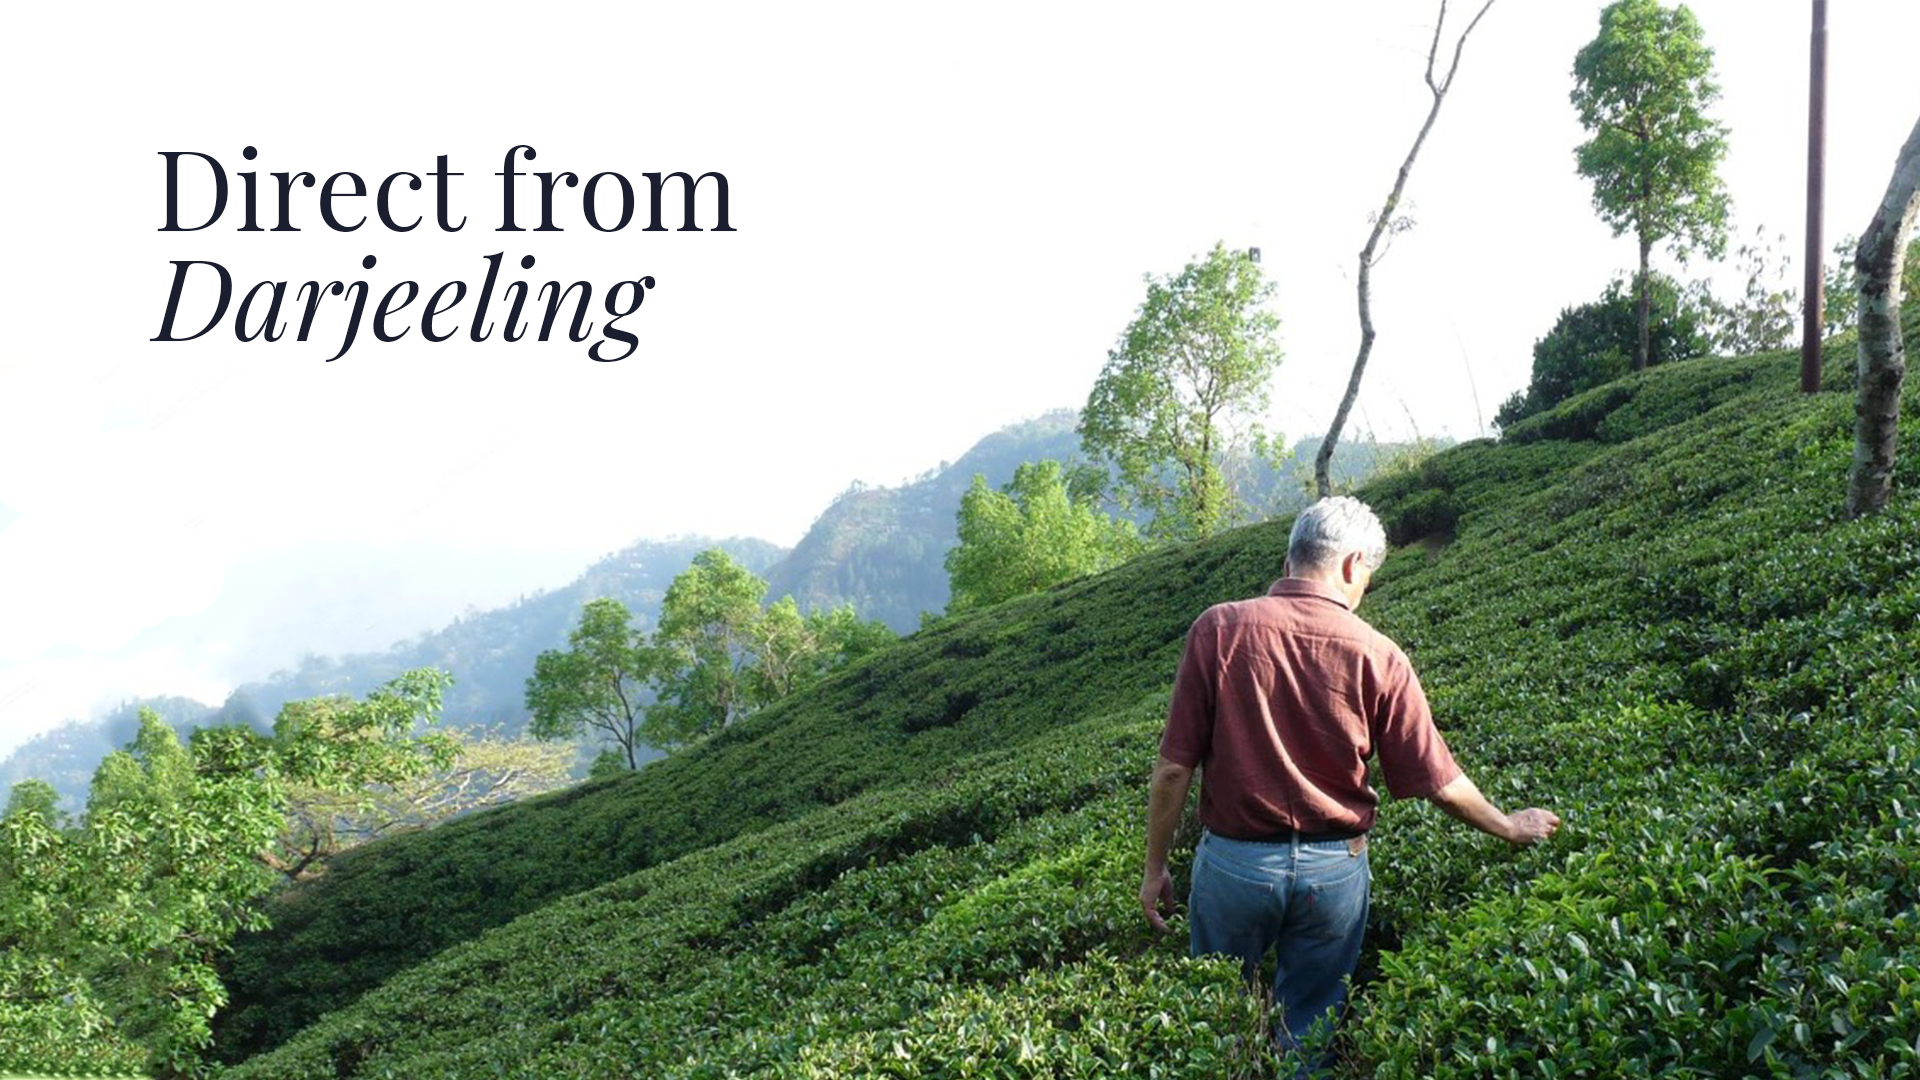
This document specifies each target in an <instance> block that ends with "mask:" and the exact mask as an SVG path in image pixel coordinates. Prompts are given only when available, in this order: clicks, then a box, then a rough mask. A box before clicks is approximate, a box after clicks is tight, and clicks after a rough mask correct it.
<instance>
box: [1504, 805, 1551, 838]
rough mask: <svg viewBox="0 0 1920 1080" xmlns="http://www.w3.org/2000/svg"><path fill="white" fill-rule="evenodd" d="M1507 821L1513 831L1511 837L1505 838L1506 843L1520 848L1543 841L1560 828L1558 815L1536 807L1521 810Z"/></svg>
mask: <svg viewBox="0 0 1920 1080" xmlns="http://www.w3.org/2000/svg"><path fill="white" fill-rule="evenodd" d="M1507 821H1508V824H1509V825H1510V827H1511V828H1512V830H1513V833H1512V835H1511V836H1508V837H1507V842H1508V843H1511V844H1514V845H1517V846H1520V847H1525V846H1526V845H1528V844H1531V843H1534V842H1536V841H1540V840H1545V839H1546V838H1547V837H1549V836H1552V835H1553V830H1555V829H1558V828H1559V827H1560V815H1558V814H1556V813H1554V812H1553V811H1551V810H1542V809H1540V808H1539V807H1537V806H1536V807H1529V808H1528V809H1525V810H1522V811H1520V812H1519V813H1517V814H1514V815H1512V816H1511V817H1509V818H1507Z"/></svg>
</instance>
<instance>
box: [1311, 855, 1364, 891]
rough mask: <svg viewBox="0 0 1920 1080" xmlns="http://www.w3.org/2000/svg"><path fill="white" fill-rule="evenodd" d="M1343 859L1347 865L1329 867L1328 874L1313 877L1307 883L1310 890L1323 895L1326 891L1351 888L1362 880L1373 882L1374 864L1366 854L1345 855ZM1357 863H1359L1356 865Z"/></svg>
mask: <svg viewBox="0 0 1920 1080" xmlns="http://www.w3.org/2000/svg"><path fill="white" fill-rule="evenodd" d="M1342 861H1343V862H1345V863H1346V864H1347V865H1345V866H1339V865H1338V864H1336V865H1335V866H1331V867H1328V869H1327V876H1324V877H1322V876H1318V875H1316V876H1315V877H1314V878H1312V879H1311V880H1310V881H1309V882H1308V884H1307V888H1308V890H1309V891H1311V892H1313V893H1314V894H1315V895H1323V894H1326V893H1336V892H1343V891H1346V890H1350V889H1352V888H1353V887H1354V886H1355V885H1356V884H1359V883H1362V882H1364V883H1368V884H1371V883H1372V881H1373V866H1372V864H1371V862H1370V861H1369V860H1368V859H1367V857H1366V855H1365V854H1361V855H1359V856H1357V857H1345V856H1343V858H1342ZM1356 863H1357V864H1359V865H1354V864H1356ZM1343 871H1344V872H1343Z"/></svg>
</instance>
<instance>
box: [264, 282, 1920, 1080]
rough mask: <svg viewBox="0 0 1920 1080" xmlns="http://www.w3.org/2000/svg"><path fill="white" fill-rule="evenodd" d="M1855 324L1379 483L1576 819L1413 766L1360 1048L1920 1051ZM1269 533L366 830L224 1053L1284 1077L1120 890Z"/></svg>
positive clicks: (1877, 1060) (1398, 817)
mask: <svg viewBox="0 0 1920 1080" xmlns="http://www.w3.org/2000/svg"><path fill="white" fill-rule="evenodd" d="M1916 321H1920V320H1916ZM1909 325H1913V323H1910V324H1909ZM1847 359H1848V354H1847V353H1846V352H1838V353H1836V355H1835V356H1834V357H1832V358H1830V360H1829V369H1830V371H1831V372H1832V373H1833V377H1832V378H1831V379H1830V386H1831V387H1832V388H1833V389H1832V390H1830V391H1829V392H1827V393H1823V394H1819V395H1816V396H1813V397H1810V398H1809V397H1802V396H1800V395H1798V394H1797V393H1795V392H1794V389H1793V388H1794V383H1795V379H1794V362H1793V359H1792V358H1791V357H1787V356H1784V355H1777V354H1776V355H1767V356H1760V357H1755V358H1745V359H1725V360H1702V361H1692V362H1686V363H1681V364H1675V365H1671V366H1668V367H1662V368H1655V369H1652V370H1650V371H1647V372H1643V373H1640V374H1638V375H1635V376H1632V377H1629V378H1628V379H1625V380H1622V381H1621V382H1618V383H1614V384H1610V385H1608V386H1604V387H1600V388H1598V389H1596V390H1594V391H1591V392H1589V393H1587V394H1584V395H1582V396H1580V397H1577V398H1574V399H1572V400H1570V401H1568V402H1566V403H1564V404H1563V405H1562V406H1560V407H1559V408H1557V409H1555V410H1552V411H1550V412H1547V413H1545V414H1542V415H1540V416H1538V417H1535V418H1531V419H1529V420H1528V421H1526V422H1524V423H1522V424H1519V425H1516V426H1515V428H1514V429H1513V430H1512V431H1510V432H1508V433H1507V438H1506V440H1505V441H1504V442H1502V443H1498V444H1496V443H1492V442H1488V441H1481V442H1477V443H1470V444H1466V445H1463V446H1460V447H1458V448H1455V449H1453V450H1450V451H1447V452H1445V453H1442V454H1440V455H1437V456H1435V457H1433V458H1431V459H1430V460H1429V461H1428V462H1426V463H1425V464H1424V465H1423V466H1422V467H1421V468H1420V469H1418V470H1417V471H1415V472H1412V473H1405V474H1400V475H1397V476H1394V477H1391V478H1388V479H1384V480H1381V481H1378V482H1376V483H1374V484H1373V485H1371V486H1369V487H1368V488H1367V489H1366V490H1365V491H1364V492H1363V495H1364V496H1365V497H1366V498H1368V499H1369V500H1370V501H1371V502H1373V503H1374V505H1375V506H1376V508H1377V509H1379V510H1380V511H1381V514H1382V517H1383V518H1384V519H1386V520H1387V522H1388V523H1389V527H1390V530H1391V532H1392V534H1393V539H1394V540H1395V542H1396V543H1398V544H1404V545H1406V546H1403V547H1400V548H1399V549H1398V550H1396V552H1395V553H1394V554H1393V555H1392V556H1391V557H1390V558H1389V559H1388V562H1387V565H1386V566H1385V567H1383V568H1382V570H1381V571H1380V573H1379V574H1378V575H1377V577H1376V585H1375V589H1374V591H1373V592H1372V593H1371V594H1370V596H1369V599H1368V601H1367V603H1366V605H1365V606H1364V607H1363V608H1362V614H1364V615H1365V616H1366V617H1368V618H1369V619H1370V620H1371V621H1373V622H1374V623H1375V625H1377V626H1379V627H1380V628H1381V629H1383V630H1385V631H1386V632H1388V633H1389V634H1391V635H1393V636H1394V637H1395V638H1397V639H1398V640H1399V641H1401V642H1402V643H1403V644H1404V645H1405V646H1406V648H1407V649H1408V651H1409V653H1410V654H1411V655H1412V656H1413V658H1414V661H1415V663H1416V664H1417V665H1418V666H1419V667H1420V669H1421V672H1422V675H1423V678H1424V680H1425V682H1426V685H1427V688H1428V693H1429V697H1430V698H1431V700H1432V702H1433V704H1434V707H1435V710H1436V713H1437V715H1438V716H1439V718H1440V720H1441V723H1442V725H1443V726H1444V727H1445V728H1446V731H1447V737H1448V740H1449V742H1450V743H1451V745H1452V747H1453V749H1454V751H1455V753H1456V755H1457V756H1458V757H1459V758H1460V759H1461V761H1462V762H1463V764H1465V765H1466V767H1467V768H1468V770H1469V772H1470V773H1471V774H1472V775H1474V776H1475V778H1476V779H1477V780H1478V781H1479V782H1480V784H1481V786H1482V787H1483V788H1485V789H1486V790H1487V791H1488V793H1489V794H1490V795H1491V796H1492V797H1493V798H1494V799H1495V800H1496V801H1498V802H1501V803H1503V804H1506V805H1509V806H1514V805H1527V804H1540V805H1546V806H1550V807H1553V808H1555V809H1557V810H1559V811H1560V812H1561V813H1562V815H1563V817H1564V818H1565V822H1566V823H1565V825H1564V827H1563V828H1562V829H1561V831H1560V833H1559V834H1558V835H1557V836H1556V837H1555V838H1554V839H1553V840H1552V841H1551V842H1549V843H1547V844H1544V845H1541V846H1539V847H1536V848H1530V849H1526V850H1513V849H1509V848H1507V847H1506V846H1505V845H1502V844H1499V843H1497V842H1494V841H1491V840H1489V839H1487V838H1485V837H1482V836H1479V835H1478V834H1475V833H1472V832H1471V831H1470V830H1468V829H1467V828H1466V827H1465V826H1462V825H1460V824H1458V823H1456V822H1453V821H1451V820H1449V819H1447V818H1445V817H1444V816H1442V815H1440V814H1439V813H1438V812H1437V811H1435V810H1433V809H1431V808H1430V807H1429V806H1428V805H1427V804H1425V803H1422V802H1394V803H1389V804H1388V805H1387V806H1386V807H1385V808H1384V810H1383V813H1382V816H1381V821H1380V824H1379V827H1378V828H1377V829H1376V830H1375V832H1374V834H1373V839H1374V849H1373V850H1374V868H1375V891H1374V899H1373V906H1372V910H1371V914H1370V921H1369V927H1368V950H1367V955H1366V957H1365V958H1364V959H1363V962H1362V977H1363V980H1364V982H1365V985H1364V986H1363V987H1362V988H1361V990H1360V993H1359V995H1358V999H1357V1007H1356V1009H1355V1010H1354V1012H1353V1013H1352V1015H1350V1016H1349V1017H1348V1019H1347V1021H1346V1025H1345V1030H1344V1035H1343V1036H1342V1040H1341V1044H1340V1047H1339V1049H1340V1052H1341V1055H1342V1061H1341V1069H1342V1071H1343V1073H1345V1074H1346V1075H1352V1076H1361V1075H1369V1076H1372V1075H1378V1076H1385V1077H1405V1078H1414V1077H1424V1076H1433V1077H1450V1076H1546V1077H1559V1076H1620V1075H1641V1076H1652V1075H1683V1076H1686V1075H1690V1076H1741V1075H1760V1076H1778V1077H1789V1076H1803V1075H1816V1074H1817V1075H1823V1076H1862V1077H1865V1076H1902V1075H1906V1076H1911V1075H1915V1073H1916V1070H1920V913H1917V912H1916V909H1915V904H1916V901H1920V742H1916V728H1920V499H1916V497H1915V492H1916V489H1920V438H1916V437H1915V436H1914V435H1913V434H1908V435H1907V436H1906V437H1905V438H1904V439H1903V443H1902V449H1901V453H1902V466H1901V473H1900V475H1899V476H1898V478H1897V484H1898V488H1897V493H1896V496H1895V501H1894V504H1893V505H1892V507H1891V508H1890V510H1889V511H1888V512H1887V513H1886V514H1884V515H1882V516H1880V517H1878V518H1876V519H1873V520H1869V521H1863V522H1846V521H1844V520H1842V519H1841V518H1840V516H1839V514H1838V507H1839V506H1840V503H1841V499H1842V494H1843V490H1844V479H1845V473H1846V469H1847V466H1848V462H1849V460H1850V453H1851V424H1852V399H1851V396H1850V394H1849V393H1846V392H1844V391H1845V386H1844V383H1845V376H1846V371H1845V369H1846V366H1847ZM1835 391H1840V392H1835ZM1906 407H1907V408H1908V409H1909V410H1910V412H1909V414H1908V415H1909V416H1914V415H1920V413H1916V412H1913V411H1911V410H1916V409H1920V393H1916V392H1911V391H1910V392H1909V394H1908V397H1907V402H1906ZM1908 429H1909V432H1912V431H1914V430H1916V428H1915V426H1914V425H1911V424H1910V425H1908ZM1282 526H1283V523H1269V524H1266V525H1262V526H1256V527H1253V528H1249V529H1243V530H1240V531H1237V532H1234V533H1230V534H1227V535H1224V536H1221V537H1218V538H1215V539H1214V540H1211V541H1208V542H1206V543H1203V544H1199V545H1195V546H1192V547H1188V548H1183V549H1178V550H1173V551H1165V552H1161V553H1158V554H1155V555H1152V556H1150V557H1148V558H1145V559H1142V560H1139V561H1137V562H1135V563H1132V564H1130V565H1128V566H1126V567H1123V568H1121V569H1119V570H1116V571H1114V572H1112V573H1109V574H1106V575H1103V576H1102V577H1099V578H1097V579H1092V580H1086V581H1081V582H1078V583H1075V584H1073V585H1071V586H1067V587H1063V588H1060V589H1056V590H1054V591H1053V592H1050V593H1048V594H1045V595H1042V596H1038V597H1033V598H1029V599H1027V600H1023V601H1016V602H1013V603H1010V604H1006V605H1003V606H1000V607H997V608H992V609H988V610H986V611H983V612H980V613H978V614H977V615H975V616H973V617H970V618H965V619H961V620H957V621H955V622H953V623H951V624H948V625H945V626H942V627H940V628H939V629H937V630H935V631H932V632H928V633H923V634H920V635H917V636H916V637H914V638H912V639H909V640H907V641H905V642H903V643H901V644H900V645H899V646H898V647H896V648H893V649H890V650H888V651H886V652H884V653H882V654H879V655H877V656H875V657H872V658H870V659H869V660H868V661H866V662H863V663H861V664H860V665H858V666H856V667H854V668H852V669H850V670H849V671H847V672H846V673H845V674H843V675H842V676H840V677H839V678H837V679H836V680H834V681H832V682H831V683H829V684H827V685H825V686H824V687H822V688H820V689H819V690H817V691H816V692H811V693H808V694H806V695H802V696H800V697H796V698H795V699H791V700H790V701H789V702H788V703H786V704H785V705H783V706H782V707H780V708H779V709H777V710H772V711H769V712H768V713H766V714H763V715H762V716H760V717H758V718H756V719H755V720H754V721H752V722H751V723H749V724H747V725H746V726H744V727H742V728H740V729H738V730H736V731H732V732H729V733H728V734H727V735H725V736H724V737H723V738H721V739H718V740H716V741H715V742H713V743H710V744H708V745H706V746H703V747H701V748H700V749H698V750H696V751H693V752H691V753H688V754H686V755H684V756H682V757H679V758H675V759H671V760H668V761H665V762H662V763H659V764H656V765H653V766H650V767H648V768H647V769H645V770H643V771H642V772H641V773H640V774H638V775H636V776H634V777H630V778H626V779H623V780H620V781H617V782H613V783H608V784H601V785H597V786H591V787H587V788H583V789H579V790H576V791H572V792H568V793H565V794H564V795H561V796H558V797H555V798H550V799H546V800H543V801H540V802H537V803H534V804H531V805H526V806H521V807H516V808H513V809H510V810H505V811H501V812H496V813H490V814H486V815H482V816H479V817H476V818H473V819H471V820H467V821H464V822H460V823H457V824H455V825H451V826H448V827H445V828H442V829H439V830H436V831H434V832H432V833H428V834H424V835H420V836H417V837H412V838H408V839H406V840H404V841H400V842H394V843H388V844H382V845H378V846H376V847H373V848H370V849H368V850H366V851H365V852H364V853H362V854H361V855H360V856H359V857H358V858H356V859H353V860H350V861H348V862H346V863H344V864H343V865H342V867H341V869H340V871H339V872H337V873H335V874H333V875H330V876H329V878H328V879H326V880H324V881H323V882H321V883H319V884H318V885H317V887H315V888H313V889H311V890H308V891H307V892H305V893H303V894H301V895H299V896H297V897H296V898H294V899H293V900H292V901H291V902H290V903H289V904H288V905H287V907H286V909H285V910H284V911H282V912H280V913H279V914H280V919H281V923H280V927H279V929H277V930H276V931H275V932H274V933H273V934H272V935H271V936H267V937H261V938H256V939H253V940H250V941H249V942H247V943H246V945H245V947H244V949H243V950H242V952H241V953H240V954H239V956H238V957H237V958H236V960H235V965H234V976H235V980H236V985H237V987H238V992H237V993H238V996H237V999H236V1007H235V1010H234V1016H233V1019H232V1021H231V1022H230V1023H229V1025H228V1028H227V1039H228V1041H227V1043H226V1046H227V1048H228V1050H229V1052H230V1053H234V1054H238V1053H242V1052H245V1051H247V1050H249V1049H251V1048H254V1047H267V1046H271V1047H272V1049H269V1050H266V1051H264V1052H261V1053H257V1054H254V1056H252V1057H251V1058H250V1059H249V1060H247V1061H245V1062H244V1063H243V1064H241V1065H239V1066H237V1067H236V1068H235V1069H234V1070H232V1073H231V1075H233V1076H234V1077H236V1078H241V1077H244V1078H252V1077H261V1078H282V1077H286V1078H296V1077H297V1078H306V1077H316V1078H317V1077H340V1078H346V1077H369V1078H371V1077H385V1076H394V1077H402V1076H404V1077H408V1078H410V1080H413V1078H427V1080H431V1078H455V1077H474V1076H515V1077H520V1076H524V1077H579V1078H583V1080H584V1078H588V1077H595V1078H599V1077H633V1078H636V1080H637V1078H648V1080H651V1078H655V1077H687V1078H692V1077H769V1078H771V1077H848V1076H889V1077H963V1076H1035V1077H1040V1076H1045V1077H1106V1076H1116V1075H1120V1076H1124V1075H1137V1076H1149V1075H1151V1076H1160V1077H1232V1076H1257V1075H1267V1074H1269V1073H1270V1071H1271V1068H1272V1065H1273V1063H1272V1062H1270V1061H1265V1060H1262V1058H1261V1054H1260V1052H1259V1051H1258V1049H1257V1047H1258V1046H1259V1044H1260V1040H1259V1039H1258V1038H1257V1034H1258V1032H1259V1030H1260V1028H1261V1024H1262V1018H1261V1017H1260V1016H1259V1014H1258V1006H1257V1003H1256V1001H1255V1000H1254V999H1253V998H1252V997H1250V996H1248V995H1245V994H1244V993H1242V992H1241V991H1240V989H1239V988H1238V986H1237V984H1236V981H1235V979H1234V977H1233V975H1232V973H1231V972H1230V971H1229V970H1228V969H1227V968H1225V967H1223V966H1222V965H1220V964H1219V963H1218V962H1212V961H1190V960H1187V959H1186V958H1185V957H1184V951H1185V936H1184V925H1183V924H1179V923H1178V922H1176V930H1178V931H1180V932H1179V933H1176V935H1174V936H1173V937H1172V938H1169V939H1164V940H1154V939H1153V938H1152V936H1151V935H1150V933H1149V932H1148V931H1146V930H1145V928H1144V924H1143V922H1142V920H1141V919H1140V917H1139V914H1138V912H1137V910H1136V902H1135V899H1134V897H1135V891H1136V888H1137V885H1138V879H1139V871H1140V867H1139V860H1140V858H1141V851H1142V846H1143V825H1142V817H1143V808H1144V803H1145V791H1144V783H1145V778H1146V774H1147V772H1148V769H1149V767H1150V766H1151V764H1152V761H1153V758H1154V745H1155V739H1156V737H1157V734H1158V731H1159V726H1160V722H1161V718H1162V714H1163V710H1164V708H1165V705H1166V690H1167V684H1168V682H1169V681H1170V678H1171V676H1172V673H1173V668H1174V665H1175V663H1176V661H1177V658H1178V653H1179V649H1180V642H1181V635H1182V632H1183V631H1184V629H1185V627H1186V624H1187V622H1188V621H1189V620H1190V619H1191V618H1192V617H1193V616H1194V615H1195V614H1197V613H1198V611H1199V610H1200V609H1201V608H1202V607H1204V606H1205V605H1206V604H1208V603H1211V602H1214V601H1217V600H1222V599H1227V598H1232V597H1238V596H1244V595H1248V594H1251V593H1254V592H1256V591H1258V590H1259V589H1260V588H1262V587H1263V586H1264V585H1265V584H1266V583H1267V581H1268V580H1269V579H1270V578H1271V577H1273V576H1274V574H1275V573H1276V572H1277V568H1278V566H1279V562H1280V554H1281V548H1282V546H1283V534H1282ZM1416 540H1420V541H1425V542H1423V543H1419V544H1414V543H1411V542H1412V541H1416ZM1192 839H1193V838H1192V835H1191V834H1190V833H1189V835H1187V836H1186V837H1185V838H1184V839H1183V841H1182V844H1181V845H1180V846H1179V847H1178V848H1177V849H1176V852H1175V858H1174V865H1175V871H1176V875H1178V874H1179V873H1181V872H1182V871H1183V870H1184V868H1185V867H1186V865H1187V864H1188V861H1189V856H1190V849H1191V842H1192ZM1177 884H1178V885H1179V886H1180V887H1181V888H1182V889H1184V886H1185V883H1184V881H1178V882H1177ZM403 969H404V970H403Z"/></svg>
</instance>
